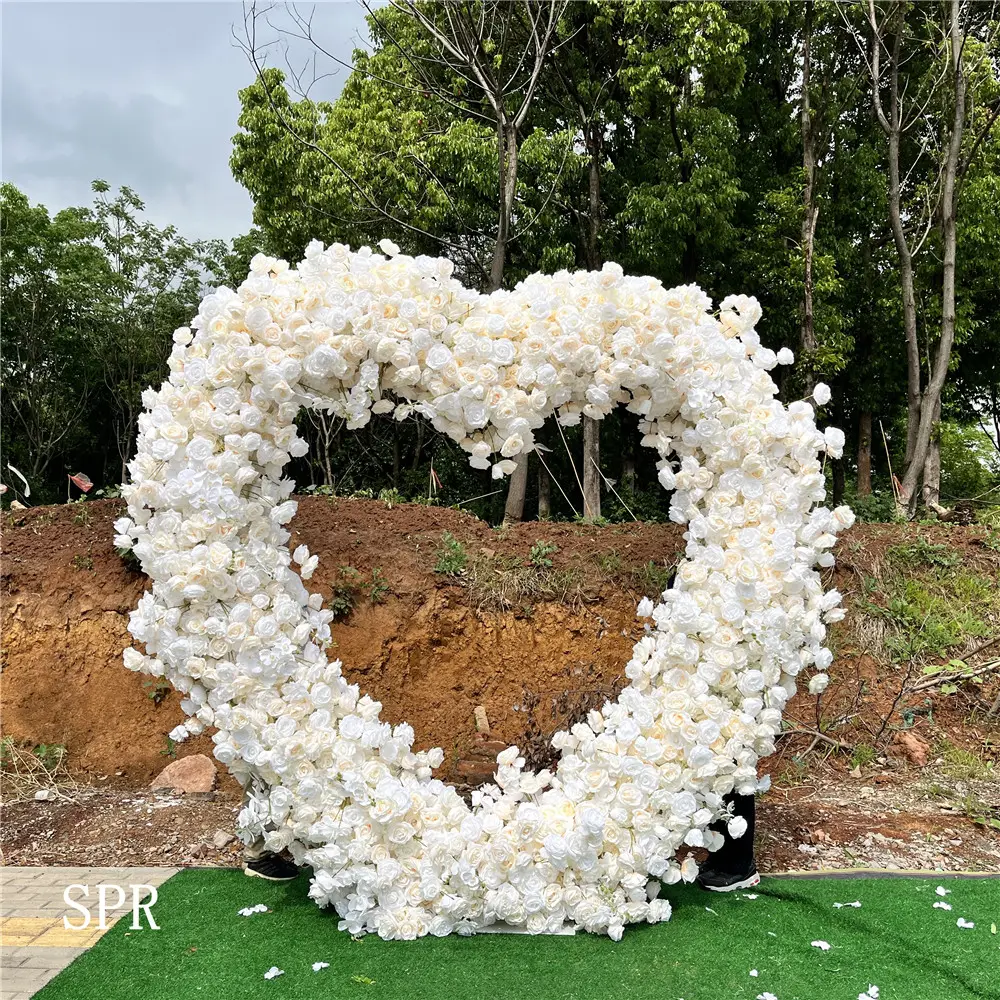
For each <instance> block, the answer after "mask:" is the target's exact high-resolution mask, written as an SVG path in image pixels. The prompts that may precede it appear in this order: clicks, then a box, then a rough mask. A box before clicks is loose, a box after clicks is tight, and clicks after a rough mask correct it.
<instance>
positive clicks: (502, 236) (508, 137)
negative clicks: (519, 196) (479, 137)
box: [486, 122, 518, 292]
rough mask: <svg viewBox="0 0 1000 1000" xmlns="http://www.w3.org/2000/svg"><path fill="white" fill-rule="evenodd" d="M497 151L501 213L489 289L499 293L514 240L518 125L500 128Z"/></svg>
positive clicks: (498, 129) (506, 125)
mask: <svg viewBox="0 0 1000 1000" xmlns="http://www.w3.org/2000/svg"><path fill="white" fill-rule="evenodd" d="M497 152H498V155H499V158H500V176H499V181H500V210H499V213H498V216H497V238H496V243H495V244H494V246H493V260H492V262H491V264H490V284H489V288H487V289H486V290H487V291H488V292H495V291H496V290H497V289H498V288H500V286H501V285H502V284H503V271H504V266H505V265H506V263H507V243H508V241H509V239H510V217H511V213H512V211H513V208H514V197H515V195H516V193H517V156H518V145H517V126H516V125H512V124H510V123H509V122H506V123H500V124H498V125H497Z"/></svg>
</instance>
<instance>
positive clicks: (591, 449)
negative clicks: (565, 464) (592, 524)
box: [583, 417, 601, 521]
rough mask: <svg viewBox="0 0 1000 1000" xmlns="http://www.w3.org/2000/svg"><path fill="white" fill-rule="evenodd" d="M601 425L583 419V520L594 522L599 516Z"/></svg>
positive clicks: (586, 418)
mask: <svg viewBox="0 0 1000 1000" xmlns="http://www.w3.org/2000/svg"><path fill="white" fill-rule="evenodd" d="M600 463H601V423H600V421H599V420H591V419H590V417H584V418H583V518H584V520H585V521H596V520H597V519H598V518H599V517H600V516H601V474H600V472H599V471H598V469H599V467H600Z"/></svg>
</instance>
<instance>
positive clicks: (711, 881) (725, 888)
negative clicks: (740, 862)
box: [695, 865, 760, 892]
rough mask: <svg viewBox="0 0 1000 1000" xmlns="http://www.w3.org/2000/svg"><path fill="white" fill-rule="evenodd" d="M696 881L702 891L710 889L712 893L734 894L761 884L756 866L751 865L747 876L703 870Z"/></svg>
mask: <svg viewBox="0 0 1000 1000" xmlns="http://www.w3.org/2000/svg"><path fill="white" fill-rule="evenodd" d="M695 881H696V882H697V883H698V885H700V886H701V887H702V889H708V890H709V891H710V892H734V891H735V890H736V889H749V888H751V887H752V886H755V885H757V884H759V882H760V875H758V874H757V866H756V865H751V866H750V871H749V872H747V873H746V874H740V873H739V872H722V871H716V869H714V868H703V869H702V870H701V871H700V872H698V878H697V879H696V880H695Z"/></svg>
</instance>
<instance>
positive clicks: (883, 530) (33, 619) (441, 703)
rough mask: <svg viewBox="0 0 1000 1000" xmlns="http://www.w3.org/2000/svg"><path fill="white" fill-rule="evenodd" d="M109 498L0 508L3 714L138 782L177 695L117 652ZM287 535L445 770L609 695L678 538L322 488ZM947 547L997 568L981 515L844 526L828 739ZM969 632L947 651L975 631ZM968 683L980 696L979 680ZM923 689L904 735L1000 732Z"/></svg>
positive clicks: (887, 705) (872, 705)
mask: <svg viewBox="0 0 1000 1000" xmlns="http://www.w3.org/2000/svg"><path fill="white" fill-rule="evenodd" d="M122 509H123V507H122V504H121V503H120V502H117V501H92V502H89V503H86V504H73V505H67V506H58V507H47V508H36V509H31V510H28V511H21V512H18V513H17V514H15V515H5V518H4V522H5V523H4V532H3V585H2V599H3V609H2V628H3V674H2V680H3V709H4V713H3V727H4V732H5V734H6V735H9V736H12V737H14V738H16V739H18V740H24V741H28V742H30V743H32V744H39V743H49V744H53V743H54V744H62V745H65V746H66V748H67V750H68V762H69V765H70V767H71V769H75V770H76V771H77V772H78V773H81V774H82V775H84V776H89V777H93V776H96V775H111V776H114V775H115V774H116V773H117V772H125V773H124V775H122V776H121V777H122V779H123V780H124V781H127V782H129V783H131V784H137V783H140V782H145V781H147V780H148V779H149V777H150V776H152V775H153V774H155V773H156V772H157V771H158V770H159V769H160V768H162V766H163V765H164V764H165V763H167V760H166V757H165V756H164V751H165V750H166V749H167V746H166V739H165V734H166V733H167V732H169V730H170V729H172V728H173V727H174V726H175V725H176V724H177V723H178V722H180V721H181V719H182V715H181V711H180V707H179V703H178V702H179V698H178V695H177V694H176V693H174V692H167V691H165V690H163V689H160V688H157V682H156V681H153V680H151V679H150V678H147V677H145V676H141V675H137V674H133V673H130V672H128V671H126V670H125V669H124V668H123V666H122V662H121V654H122V650H123V649H124V647H125V646H126V645H127V644H129V642H130V636H129V635H128V632H127V625H128V615H129V612H130V610H131V609H132V608H133V607H134V606H135V603H136V602H137V600H138V598H139V597H140V595H141V594H142V592H143V590H144V588H145V586H146V585H147V581H146V579H145V577H144V576H142V575H141V574H140V573H138V572H135V571H133V570H131V569H129V568H128V566H127V565H126V564H125V563H124V562H123V561H122V560H121V559H120V558H119V557H118V555H117V554H116V553H115V551H114V548H113V544H112V522H113V521H114V519H115V518H116V517H118V516H120V515H121V513H122ZM292 530H293V536H294V543H298V542H304V543H306V544H307V545H308V546H309V548H310V550H311V551H313V552H315V553H317V554H318V555H319V557H320V564H319V569H318V570H317V572H316V575H315V577H314V578H313V581H312V588H313V589H319V590H320V591H322V592H323V594H324V597H326V598H330V599H332V601H333V606H334V607H336V608H337V609H338V610H339V611H340V612H341V614H340V616H339V617H338V619H337V621H336V622H335V623H334V626H333V634H334V639H335V642H336V651H335V652H336V655H338V656H339V657H340V658H341V659H342V660H343V663H344V669H345V673H346V674H347V676H348V677H349V678H350V679H351V680H352V681H356V682H358V683H359V684H360V685H361V687H362V689H363V690H365V691H368V692H369V693H371V694H372V695H373V696H375V697H377V698H378V699H379V700H381V701H382V702H383V704H384V705H385V713H384V714H385V717H386V718H388V719H389V720H391V721H393V722H397V721H408V722H410V723H411V724H412V725H413V727H414V729H415V731H416V740H417V744H418V746H420V747H427V746H434V745H436V746H442V747H444V749H445V752H446V759H447V761H448V765H446V767H447V766H450V767H452V768H454V766H455V765H456V764H457V762H458V761H459V760H460V759H461V758H462V757H463V756H464V755H466V754H467V752H468V751H469V749H470V748H471V747H472V745H473V742H474V741H473V736H474V732H475V723H474V714H473V713H474V709H475V707H476V706H477V705H483V706H484V707H485V708H486V711H487V713H488V716H489V720H490V723H491V727H492V730H493V734H494V736H495V738H497V739H499V740H503V741H506V742H509V743H518V744H519V745H522V746H523V745H524V744H525V743H528V744H529V745H530V744H531V743H532V741H534V742H535V743H536V744H538V745H541V744H542V743H543V742H544V737H543V734H545V733H551V732H552V731H554V730H555V729H556V728H558V727H560V726H561V725H563V724H564V723H565V722H566V721H567V720H569V721H572V718H571V717H572V716H574V715H579V714H580V713H581V712H582V711H584V710H585V709H586V708H587V707H590V705H592V704H600V703H601V702H602V701H603V700H604V698H605V697H608V696H613V695H614V694H615V693H616V692H617V691H618V690H619V689H620V687H621V686H622V685H623V684H624V678H623V676H622V669H623V667H624V664H625V663H626V661H627V659H628V656H629V651H630V649H631V647H632V644H633V642H634V641H635V639H636V637H637V636H638V635H639V634H641V625H640V623H639V622H637V620H636V619H635V616H634V612H635V604H636V601H637V600H638V598H639V597H640V596H642V595H643V594H644V593H649V594H653V593H656V592H657V591H658V590H660V589H662V587H663V586H664V585H665V582H666V580H667V578H668V577H669V567H670V566H672V565H673V563H674V561H675V560H676V557H677V556H678V554H679V553H680V551H681V549H682V545H683V541H682V537H681V532H680V530H679V529H678V527H677V526H675V525H653V524H631V525H612V526H607V527H585V526H582V525H575V524H551V523H531V524H524V525H516V526H513V527H508V528H505V529H496V530H495V529H491V528H490V527H489V526H488V525H486V524H485V523H483V522H482V521H479V520H477V519H476V518H474V517H472V516H471V515H467V514H464V513H462V512H459V511H454V510H449V509H440V508H434V507H422V506H417V505H410V504H403V505H396V506H393V507H388V506H386V504H384V503H382V502H380V501H364V500H328V499H324V498H302V499H301V501H300V506H299V512H298V514H297V515H296V518H295V520H294V521H293V523H292ZM446 533H448V534H449V535H450V536H451V537H453V538H454V539H455V542H453V543H451V544H448V543H447V542H446V541H445V540H444V538H445V534H446ZM908 547H910V548H908ZM911 548H912V550H913V551H912V553H911ZM946 551H947V552H948V553H954V554H955V558H957V559H959V560H960V561H961V562H962V564H963V565H965V564H967V565H968V567H969V572H970V573H971V574H972V575H973V576H975V577H976V578H983V579H992V580H994V581H995V580H996V579H997V578H998V576H1000V552H997V551H996V549H995V548H993V547H992V545H991V544H988V539H987V537H986V535H985V533H984V531H983V530H982V529H979V528H958V527H949V526H945V525H942V526H940V527H930V528H928V527H920V526H913V525H907V526H889V525H861V526H857V527H856V528H854V529H852V530H851V531H850V532H848V533H847V534H846V536H845V537H844V538H843V539H842V540H841V543H840V545H839V548H838V566H837V569H836V570H835V571H834V573H833V574H831V575H832V577H833V581H832V582H833V583H835V584H836V585H837V586H839V587H840V589H841V590H842V591H844V592H845V593H846V594H847V595H848V599H847V606H848V610H849V614H848V617H847V619H846V620H845V622H843V623H841V624H840V625H838V626H836V627H835V629H834V630H833V635H832V643H833V648H834V649H835V651H836V654H837V660H836V662H835V664H834V668H833V670H832V671H831V673H832V676H833V680H834V683H833V685H832V686H831V690H830V692H829V694H828V695H827V701H826V708H825V709H824V719H823V722H824V726H823V727H821V728H824V732H825V733H826V734H827V735H828V736H829V735H830V734H831V733H833V734H834V738H835V739H836V740H838V741H843V742H844V743H845V744H850V745H852V746H853V745H854V744H855V743H856V742H860V741H864V742H865V743H866V744H868V743H870V744H871V745H872V746H873V747H877V746H878V745H879V740H878V739H876V738H875V736H876V733H877V732H878V729H879V726H880V724H881V723H880V720H881V719H883V718H884V717H885V716H886V714H887V713H889V712H890V711H891V709H892V705H893V701H894V699H896V695H897V692H898V691H899V689H900V687H901V685H902V683H903V681H904V677H903V672H902V670H903V668H902V667H901V666H900V663H901V661H900V659H899V657H898V656H897V657H896V662H895V663H894V664H892V665H887V663H888V661H887V660H886V657H885V655H884V654H885V653H886V649H887V645H886V644H887V641H888V639H889V638H891V637H892V636H895V635H897V633H898V634H904V633H905V631H906V629H905V622H904V623H903V625H902V626H900V624H899V623H898V622H896V623H895V624H894V620H893V618H892V615H893V614H895V612H893V611H891V609H890V608H888V607H887V608H886V609H885V614H882V612H873V610H872V609H873V607H876V606H878V605H879V603H880V602H881V604H887V601H886V600H885V595H882V596H881V597H880V594H881V591H880V587H882V588H883V589H885V588H888V587H889V583H888V582H885V579H887V578H883V575H882V571H883V570H885V567H886V566H887V565H888V564H889V563H890V562H893V560H896V562H898V560H899V559H908V558H910V557H911V555H912V559H913V560H914V567H913V569H914V572H915V573H919V572H920V571H921V567H923V568H927V567H930V569H931V570H934V571H936V570H937V569H939V568H940V567H938V566H937V565H936V561H937V562H940V561H947V560H946V559H945V556H944V555H942V553H944V552H946ZM900 552H901V553H903V555H902V556H898V553H900ZM893 553H895V554H893ZM908 553H909V554H908ZM890 555H891V558H890ZM947 558H949V559H950V558H952V556H948V557H947ZM463 561H464V565H462V564H463ZM925 563H926V566H925V565H924V564H925ZM893 564H894V565H895V563H893ZM904 568H905V567H904ZM436 569H437V570H447V569H451V570H453V571H455V572H454V573H453V574H448V573H446V572H440V571H437V572H436ZM931 596H933V594H932V595H931ZM928 599H930V598H928ZM970 599H971V598H970ZM914 600H916V598H914ZM888 603H891V602H888ZM917 603H918V605H919V601H918V602H917ZM921 613H922V612H921ZM897 617H898V616H897ZM977 620H978V621H979V622H980V626H981V625H982V624H983V622H984V621H985V622H986V624H987V625H989V623H990V621H991V619H990V618H989V616H988V615H986V618H985V619H982V618H981V619H977ZM980 626H977V629H976V630H974V631H978V634H972V635H970V636H969V637H968V641H965V640H964V639H960V640H959V641H958V642H957V643H956V644H955V645H954V648H952V649H951V650H950V652H949V654H948V655H951V656H954V655H960V654H961V653H962V652H963V651H965V650H972V649H973V648H975V647H976V646H978V645H981V644H982V642H983V641H984V639H983V635H982V627H980ZM897 652H898V651H897ZM920 655H922V656H923V655H926V651H924V652H923V653H921V654H920ZM994 655H995V654H994ZM918 676H919V671H918ZM990 682H991V677H990V676H987V677H986V683H987V686H988V684H989V683H990ZM993 683H995V682H993ZM973 693H974V694H975V697H976V698H977V699H979V700H980V701H981V700H982V698H983V696H984V692H983V690H982V689H981V688H977V689H976V691H975V692H973ZM936 697H937V692H935V691H934V690H931V691H927V692H920V693H919V697H916V696H907V697H904V698H901V699H896V710H897V713H898V711H899V710H900V709H905V708H907V706H908V705H909V706H910V707H913V706H916V708H915V709H914V713H913V714H911V715H910V717H909V718H910V722H911V724H912V725H914V726H915V727H916V730H917V731H920V730H921V728H923V729H925V730H928V729H929V728H930V727H934V729H935V732H938V731H944V730H947V731H949V732H951V731H952V730H954V732H952V736H953V737H954V739H955V740H956V742H958V743H959V744H961V743H962V742H963V740H964V741H965V744H966V745H967V747H968V749H970V750H971V751H972V752H976V747H977V746H979V747H980V749H981V747H982V746H983V745H986V746H990V745H994V749H995V733H996V728H995V726H994V725H993V724H992V723H991V722H989V721H988V720H984V719H983V718H982V714H983V713H981V712H980V715H979V717H978V722H977V723H976V724H975V725H972V726H971V727H970V726H969V725H967V724H966V723H967V721H968V718H969V703H968V700H965V701H963V700H962V692H959V693H958V697H953V698H950V699H944V700H941V699H939V700H938V701H934V699H935V698H936ZM991 697H992V695H991ZM925 703H927V704H931V705H932V711H931V712H930V713H928V710H927V707H926V705H925ZM922 706H923V707H922ZM814 712H815V699H813V698H808V697H804V698H803V697H800V698H798V699H796V701H795V702H793V704H792V706H791V710H790V713H789V714H790V716H791V717H793V718H794V719H795V720H796V721H797V723H798V724H800V725H803V726H805V727H807V728H813V727H815V726H816V722H815V720H814V719H813V713H814ZM896 722H898V718H896ZM991 733H992V734H994V735H993V736H991V735H990V734H991ZM882 736H883V737H884V736H885V733H883V734H882ZM933 738H934V737H933V735H932V734H930V733H929V732H928V733H925V739H926V741H927V742H928V743H930V742H931V741H932V740H933ZM991 739H992V740H993V744H991V743H990V740H991ZM805 742H806V743H807V742H808V739H806V740H805ZM883 742H884V740H883ZM827 745H829V744H827ZM804 748H805V747H804V745H803V746H800V747H799V748H798V749H799V752H801V750H803V749H804ZM180 752H181V753H182V754H184V755H186V754H188V753H197V752H202V753H211V741H210V739H209V737H208V736H202V737H200V738H198V739H196V740H192V741H190V742H189V743H186V744H185V745H184V747H183V748H182V749H181V751H180ZM771 766H773V765H769V768H770V767H771ZM847 766H849V765H847Z"/></svg>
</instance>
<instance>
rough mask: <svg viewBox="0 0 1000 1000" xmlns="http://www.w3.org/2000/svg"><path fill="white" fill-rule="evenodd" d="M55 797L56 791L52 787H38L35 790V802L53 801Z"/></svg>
mask: <svg viewBox="0 0 1000 1000" xmlns="http://www.w3.org/2000/svg"><path fill="white" fill-rule="evenodd" d="M56 798H57V793H56V790H55V789H54V788H39V789H38V791H37V792H35V801H36V802H55V800H56Z"/></svg>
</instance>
